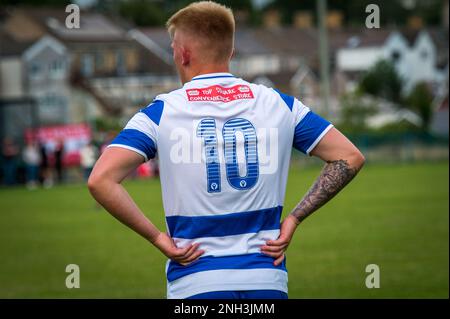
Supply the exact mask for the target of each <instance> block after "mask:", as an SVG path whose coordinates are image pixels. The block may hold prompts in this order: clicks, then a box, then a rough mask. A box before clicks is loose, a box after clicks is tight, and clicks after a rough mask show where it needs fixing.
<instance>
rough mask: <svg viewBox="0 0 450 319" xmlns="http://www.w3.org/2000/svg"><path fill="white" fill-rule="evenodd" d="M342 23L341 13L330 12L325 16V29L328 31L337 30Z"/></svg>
mask: <svg viewBox="0 0 450 319" xmlns="http://www.w3.org/2000/svg"><path fill="white" fill-rule="evenodd" d="M343 21H344V16H343V14H342V12H341V11H337V10H330V11H328V14H327V21H326V24H327V28H329V29H339V28H341V27H342V24H343Z"/></svg>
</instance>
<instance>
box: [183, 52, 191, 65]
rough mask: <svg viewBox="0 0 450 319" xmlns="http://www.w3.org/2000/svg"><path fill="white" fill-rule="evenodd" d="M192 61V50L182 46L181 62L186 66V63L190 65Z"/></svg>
mask: <svg viewBox="0 0 450 319" xmlns="http://www.w3.org/2000/svg"><path fill="white" fill-rule="evenodd" d="M190 62H191V52H190V51H189V50H188V49H186V48H182V49H181V64H182V65H184V66H186V65H189V63H190Z"/></svg>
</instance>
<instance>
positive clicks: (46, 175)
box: [39, 143, 53, 188]
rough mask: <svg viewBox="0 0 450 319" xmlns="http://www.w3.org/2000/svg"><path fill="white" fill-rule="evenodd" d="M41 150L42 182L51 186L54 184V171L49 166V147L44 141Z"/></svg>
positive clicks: (47, 186) (45, 185)
mask: <svg viewBox="0 0 450 319" xmlns="http://www.w3.org/2000/svg"><path fill="white" fill-rule="evenodd" d="M39 150H40V154H41V172H40V173H41V179H42V184H43V185H44V187H45V188H50V187H52V186H53V178H52V172H51V170H50V168H49V163H48V154H47V148H46V146H45V144H44V143H41V144H40V145H39Z"/></svg>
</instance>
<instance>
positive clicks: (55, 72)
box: [49, 59, 64, 76]
mask: <svg viewBox="0 0 450 319" xmlns="http://www.w3.org/2000/svg"><path fill="white" fill-rule="evenodd" d="M49 68H50V74H51V75H52V76H60V75H62V74H63V73H64V61H63V60H62V59H57V60H53V61H52V62H50V66H49Z"/></svg>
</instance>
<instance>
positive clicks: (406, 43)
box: [336, 29, 448, 93]
mask: <svg viewBox="0 0 450 319" xmlns="http://www.w3.org/2000/svg"><path fill="white" fill-rule="evenodd" d="M442 32H443V31H442ZM442 32H441V31H439V30H426V29H424V30H421V31H416V30H403V31H400V30H388V29H378V30H377V29H367V30H363V31H361V32H358V33H355V34H351V33H349V34H348V35H347V36H346V38H347V39H346V45H345V46H343V47H341V48H339V49H338V50H337V52H336V71H337V72H342V73H344V74H347V73H349V74H353V75H354V74H355V73H356V74H361V73H362V72H364V71H367V70H368V69H369V68H370V67H372V66H373V65H374V64H375V63H376V62H377V61H379V60H381V59H385V60H390V61H392V63H393V64H394V66H395V68H396V70H397V72H398V74H399V75H400V76H401V77H402V79H403V81H404V88H405V93H406V92H408V91H410V90H411V89H412V88H413V87H414V86H415V85H416V84H417V83H419V82H421V81H425V82H429V83H434V82H439V81H440V77H442V76H441V74H440V73H441V71H440V67H439V63H438V61H439V60H438V54H442V52H445V50H444V51H440V49H441V48H442V47H444V48H445V46H442V44H440V42H442V41H436V39H437V38H438V37H439V36H440V33H442ZM344 38H345V37H344ZM446 51H447V54H446V57H445V56H441V57H440V59H441V60H445V59H446V60H447V61H448V45H447V49H446ZM439 52H441V53H439ZM444 54H445V53H444ZM350 77H352V76H351V75H350ZM356 79H359V77H356ZM354 86H355V82H354V81H352V80H351V79H350V80H349V81H348V85H347V87H346V90H351V89H352V88H354Z"/></svg>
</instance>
